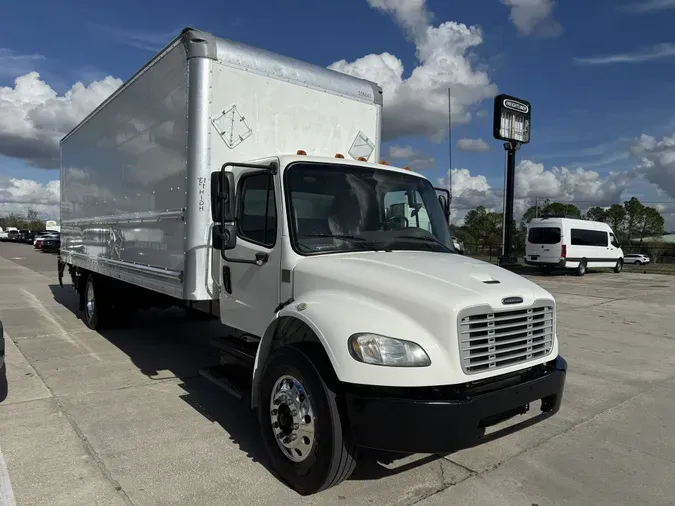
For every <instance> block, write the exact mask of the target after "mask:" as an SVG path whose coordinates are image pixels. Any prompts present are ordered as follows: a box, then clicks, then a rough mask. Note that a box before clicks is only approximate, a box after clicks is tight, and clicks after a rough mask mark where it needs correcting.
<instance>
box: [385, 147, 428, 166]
mask: <svg viewBox="0 0 675 506" xmlns="http://www.w3.org/2000/svg"><path fill="white" fill-rule="evenodd" d="M387 156H388V157H389V158H391V159H392V160H396V161H399V162H401V163H400V165H404V166H405V165H407V166H408V167H410V168H411V169H412V170H415V171H418V170H424V169H428V168H429V167H431V166H433V164H434V163H435V162H436V160H435V159H434V158H432V157H430V156H428V155H426V154H424V153H422V152H420V151H417V150H415V149H413V148H412V147H411V146H389V149H388V150H387Z"/></svg>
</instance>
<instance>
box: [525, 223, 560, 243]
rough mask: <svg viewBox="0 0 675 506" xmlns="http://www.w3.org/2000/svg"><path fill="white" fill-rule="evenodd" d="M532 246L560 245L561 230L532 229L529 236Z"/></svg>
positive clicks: (549, 228)
mask: <svg viewBox="0 0 675 506" xmlns="http://www.w3.org/2000/svg"><path fill="white" fill-rule="evenodd" d="M527 240H528V241H529V242H530V244H558V243H559V242H560V229H559V228H558V227H536V228H531V229H530V231H529V232H528V234H527Z"/></svg>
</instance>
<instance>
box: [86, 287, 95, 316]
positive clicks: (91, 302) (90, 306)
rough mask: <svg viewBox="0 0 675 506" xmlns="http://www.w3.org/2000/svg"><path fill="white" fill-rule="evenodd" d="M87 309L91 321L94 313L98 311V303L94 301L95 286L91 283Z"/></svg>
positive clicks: (88, 290)
mask: <svg viewBox="0 0 675 506" xmlns="http://www.w3.org/2000/svg"><path fill="white" fill-rule="evenodd" d="M85 309H86V311H87V318H90V319H91V317H92V316H94V311H95V309H96V301H95V300H94V285H93V284H91V283H90V284H88V285H87V303H86V306H85Z"/></svg>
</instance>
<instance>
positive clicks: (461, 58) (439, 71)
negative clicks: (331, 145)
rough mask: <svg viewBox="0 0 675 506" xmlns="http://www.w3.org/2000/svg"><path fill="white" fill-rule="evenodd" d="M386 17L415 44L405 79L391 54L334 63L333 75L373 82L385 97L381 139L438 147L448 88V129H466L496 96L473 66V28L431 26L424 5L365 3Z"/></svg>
mask: <svg viewBox="0 0 675 506" xmlns="http://www.w3.org/2000/svg"><path fill="white" fill-rule="evenodd" d="M368 3H369V4H370V6H371V7H373V8H375V9H378V10H380V11H382V12H386V13H388V14H391V15H392V16H393V17H394V19H395V20H396V22H397V23H398V24H399V25H400V26H402V27H403V29H404V30H405V32H406V36H407V37H408V38H409V39H410V40H411V41H412V42H413V43H414V44H415V48H416V56H417V59H418V61H419V65H418V66H417V67H415V68H414V69H413V71H412V73H411V74H410V75H409V76H408V77H404V68H403V62H402V61H401V60H400V59H399V58H397V57H396V56H394V55H392V54H390V53H382V54H369V55H366V56H364V57H362V58H359V59H357V60H355V61H353V62H347V61H346V60H340V61H337V62H335V63H333V64H331V65H330V66H329V68H331V69H333V70H337V71H339V72H343V73H345V74H350V75H355V76H358V77H362V78H365V79H369V80H371V81H374V82H377V83H378V84H379V85H380V86H382V88H383V91H384V112H383V137H384V139H385V140H391V139H395V138H397V137H400V136H405V135H424V136H428V137H430V138H432V139H433V140H436V141H440V140H443V139H445V138H446V135H447V128H448V88H450V89H451V95H452V104H451V105H452V121H453V124H463V123H468V122H469V121H471V119H472V110H473V108H474V107H476V106H477V105H478V104H480V103H481V102H483V100H485V99H487V98H492V97H494V96H495V95H496V94H497V86H496V85H495V84H493V83H492V82H491V81H490V78H489V76H488V74H487V73H486V72H485V71H483V70H479V69H478V68H477V67H476V65H475V64H474V57H473V55H472V53H471V49H472V48H474V47H476V46H479V45H480V44H481V43H482V42H483V35H482V32H481V29H480V28H479V27H477V26H466V25H464V24H460V23H455V22H453V21H446V22H444V23H442V24H440V25H439V26H432V25H431V24H430V20H431V14H430V13H429V12H428V10H427V8H426V2H425V0H368Z"/></svg>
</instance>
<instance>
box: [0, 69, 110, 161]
mask: <svg viewBox="0 0 675 506" xmlns="http://www.w3.org/2000/svg"><path fill="white" fill-rule="evenodd" d="M121 84H122V81H121V80H120V79H117V78H114V77H112V76H108V77H106V78H105V79H102V80H100V81H94V82H92V83H90V84H89V85H85V84H83V83H81V82H78V83H76V84H74V85H73V86H72V88H70V90H68V91H67V92H66V93H65V94H63V95H61V96H59V95H58V94H57V93H56V92H55V91H54V90H53V89H52V88H51V87H50V86H49V85H48V84H47V83H45V82H44V81H42V80H41V79H40V74H38V73H37V72H30V73H28V74H25V75H23V76H21V77H18V78H16V80H15V81H14V87H13V88H11V87H0V155H4V156H8V157H12V158H19V159H23V160H24V161H26V162H27V163H28V164H30V165H33V166H35V167H39V168H48V169H53V168H57V167H58V159H59V158H58V154H59V140H60V139H61V138H62V137H63V136H64V135H65V134H66V133H68V132H69V131H70V130H71V129H72V128H73V127H74V126H76V125H77V123H79V122H80V121H81V120H82V119H83V118H84V117H85V116H86V115H87V114H89V113H90V112H91V111H92V110H94V109H95V108H96V107H97V106H98V105H99V104H100V103H101V102H103V100H105V99H106V98H107V97H108V96H110V94H111V93H112V92H113V91H115V90H116V89H117V88H118V87H119V86H120V85H121Z"/></svg>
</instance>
